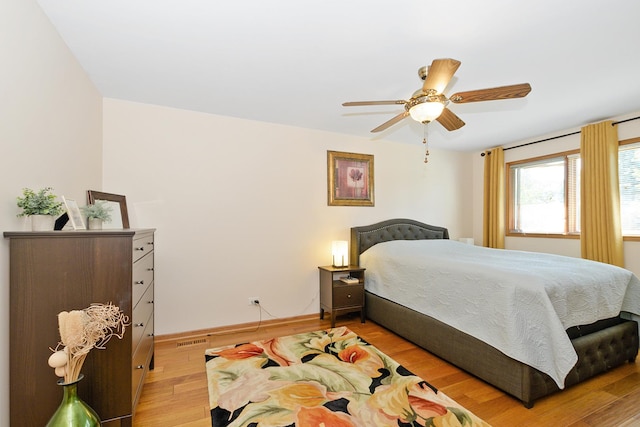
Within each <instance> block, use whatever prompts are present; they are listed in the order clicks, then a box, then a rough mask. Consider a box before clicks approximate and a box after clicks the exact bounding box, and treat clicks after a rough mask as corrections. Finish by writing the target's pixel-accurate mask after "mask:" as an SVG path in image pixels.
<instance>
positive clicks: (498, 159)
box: [482, 147, 505, 249]
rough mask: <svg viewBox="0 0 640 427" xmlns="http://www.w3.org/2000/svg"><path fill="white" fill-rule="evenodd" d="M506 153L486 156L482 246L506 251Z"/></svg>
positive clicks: (497, 150) (499, 151)
mask: <svg viewBox="0 0 640 427" xmlns="http://www.w3.org/2000/svg"><path fill="white" fill-rule="evenodd" d="M504 197H505V194H504V151H503V149H502V147H497V148H493V149H491V150H488V151H486V155H485V156H484V204H483V219H482V221H483V227H482V245H483V246H486V247H488V248H497V249H504V227H505V223H504V214H505V212H504Z"/></svg>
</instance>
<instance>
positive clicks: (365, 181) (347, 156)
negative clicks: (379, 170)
mask: <svg viewBox="0 0 640 427" xmlns="http://www.w3.org/2000/svg"><path fill="white" fill-rule="evenodd" d="M327 181H328V182H327V192H328V201H327V203H328V205H329V206H374V168H373V155H372V154H358V153H345V152H341V151H327Z"/></svg>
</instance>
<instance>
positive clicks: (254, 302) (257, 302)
mask: <svg viewBox="0 0 640 427" xmlns="http://www.w3.org/2000/svg"><path fill="white" fill-rule="evenodd" d="M249 305H260V299H259V298H257V297H251V298H249Z"/></svg>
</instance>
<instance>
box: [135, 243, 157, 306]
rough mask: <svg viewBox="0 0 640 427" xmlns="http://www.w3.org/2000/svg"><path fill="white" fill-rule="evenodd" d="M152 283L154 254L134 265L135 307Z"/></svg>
mask: <svg viewBox="0 0 640 427" xmlns="http://www.w3.org/2000/svg"><path fill="white" fill-rule="evenodd" d="M151 283H153V252H151V253H150V254H147V255H146V256H145V257H143V258H141V259H139V260H138V262H136V263H135V264H134V265H133V283H132V285H131V286H132V287H133V289H132V295H131V304H133V306H134V307H135V306H136V305H137V304H138V301H139V300H140V297H141V296H142V294H143V293H144V292H145V291H146V290H147V288H148V287H149V285H150V284H151Z"/></svg>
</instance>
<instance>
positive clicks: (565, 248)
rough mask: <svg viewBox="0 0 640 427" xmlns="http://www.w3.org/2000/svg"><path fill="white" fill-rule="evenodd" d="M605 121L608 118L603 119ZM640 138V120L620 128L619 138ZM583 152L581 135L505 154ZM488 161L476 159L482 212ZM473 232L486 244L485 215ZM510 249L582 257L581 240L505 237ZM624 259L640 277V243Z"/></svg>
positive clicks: (627, 248) (512, 157) (508, 157)
mask: <svg viewBox="0 0 640 427" xmlns="http://www.w3.org/2000/svg"><path fill="white" fill-rule="evenodd" d="M637 116H640V112H639V113H633V114H628V115H624V116H620V117H614V118H612V119H611V120H613V121H621V120H625V119H629V118H632V117H637ZM603 120H604V119H603ZM579 131H580V128H575V129H565V130H564V131H561V132H557V133H556V134H553V135H543V136H541V137H540V138H536V139H531V140H524V141H519V142H514V143H513V144H510V146H516V145H520V144H526V143H528V142H532V141H537V140H541V139H546V138H550V137H554V136H558V135H565V134H569V133H573V132H579ZM639 136H640V120H632V121H628V122H625V123H620V124H619V125H618V139H619V140H625V139H630V138H636V137H639ZM576 149H580V134H577V135H571V136H567V137H563V138H559V139H554V140H551V141H545V142H540V143H538V144H533V145H528V146H526V147H521V148H514V149H511V150H507V151H505V152H504V161H505V163H508V162H513V161H516V160H521V159H527V158H532V157H537V156H544V155H547V154H554V153H559V152H562V151H569V150H576ZM483 161H484V159H483V158H482V157H480V153H477V154H476V155H474V157H473V165H474V167H473V169H474V177H475V179H474V200H473V204H474V210H475V211H476V212H480V213H481V212H482V194H483V189H482V179H483V178H482V177H483V170H484V164H483ZM473 229H474V236H475V238H476V242H482V215H481V214H480V215H478V216H476V217H474V220H473ZM505 248H506V249H516V250H525V251H534V252H548V253H554V254H559V255H565V256H573V257H580V240H579V239H557V238H556V239H553V238H540V237H509V236H507V237H506V238H505ZM624 259H625V268H627V269H629V270H631V271H633V272H634V273H635V274H636V275H638V276H640V242H637V241H633V242H632V241H625V242H624Z"/></svg>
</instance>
